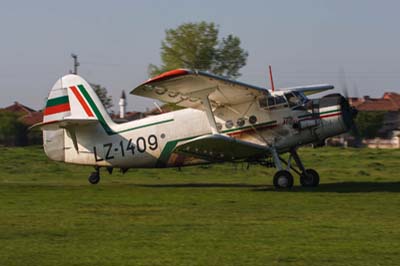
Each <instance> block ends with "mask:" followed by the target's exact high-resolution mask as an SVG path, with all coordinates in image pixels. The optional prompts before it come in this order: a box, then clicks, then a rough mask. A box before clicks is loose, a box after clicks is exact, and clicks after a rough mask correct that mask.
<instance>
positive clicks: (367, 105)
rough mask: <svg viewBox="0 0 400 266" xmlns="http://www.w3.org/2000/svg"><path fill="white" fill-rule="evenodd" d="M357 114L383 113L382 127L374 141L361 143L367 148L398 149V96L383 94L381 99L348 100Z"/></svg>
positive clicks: (399, 106)
mask: <svg viewBox="0 0 400 266" xmlns="http://www.w3.org/2000/svg"><path fill="white" fill-rule="evenodd" d="M349 102H350V104H351V105H352V106H354V107H355V108H356V109H357V110H358V111H359V112H384V118H383V125H382V127H381V129H380V130H379V131H378V137H377V138H375V139H366V140H364V141H363V143H364V144H365V145H367V146H368V147H374V148H389V147H392V148H400V143H399V136H400V94H398V93H395V92H385V93H384V94H383V96H382V97H381V98H371V97H369V96H364V97H363V98H349Z"/></svg>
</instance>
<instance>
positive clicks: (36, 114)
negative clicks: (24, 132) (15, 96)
mask: <svg viewBox="0 0 400 266" xmlns="http://www.w3.org/2000/svg"><path fill="white" fill-rule="evenodd" d="M0 110H1V111H7V112H12V113H17V114H20V116H19V119H20V120H21V121H22V122H23V123H24V124H25V125H27V126H32V125H34V124H37V123H40V122H42V121H43V113H42V112H41V111H36V110H34V109H32V108H30V107H28V106H26V105H23V104H21V103H19V102H14V104H12V105H10V106H7V107H5V108H2V109H0Z"/></svg>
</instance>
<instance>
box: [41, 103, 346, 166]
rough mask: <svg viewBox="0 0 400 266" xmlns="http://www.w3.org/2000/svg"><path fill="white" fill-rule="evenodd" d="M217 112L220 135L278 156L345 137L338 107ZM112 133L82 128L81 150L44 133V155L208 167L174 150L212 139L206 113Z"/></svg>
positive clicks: (160, 118) (98, 162)
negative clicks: (315, 112)
mask: <svg viewBox="0 0 400 266" xmlns="http://www.w3.org/2000/svg"><path fill="white" fill-rule="evenodd" d="M213 112H214V115H215V121H216V124H217V125H218V126H219V133H221V134H226V135H229V136H231V137H234V138H238V139H241V140H245V141H249V142H252V143H256V144H260V145H265V146H270V145H274V146H275V147H276V148H277V150H278V151H279V152H286V151H288V149H289V148H290V147H293V146H299V145H303V144H307V143H311V142H316V141H319V140H323V139H325V138H326V137H329V136H332V135H337V134H339V133H341V132H344V131H346V127H345V126H344V125H343V121H341V115H340V114H341V110H340V106H339V105H338V106H329V107H327V108H325V109H323V110H320V115H319V117H318V118H315V117H313V118H310V111H309V110H308V111H306V110H299V111H297V110H292V109H291V108H289V107H288V106H282V107H280V108H276V109H271V110H266V109H265V108H262V107H260V106H259V104H258V102H257V101H254V102H251V103H250V102H249V103H244V104H241V105H237V106H233V107H220V108H217V109H215V110H214V111H213ZM324 113H326V115H325V116H324ZM254 117H255V118H256V121H254V119H252V118H254ZM300 121H302V122H301V123H302V124H303V127H302V128H300V129H295V128H294V127H293V124H294V123H299V122H300ZM310 121H311V122H310ZM308 124H309V125H308ZM110 128H111V130H112V132H110V131H109V130H108V132H107V130H105V129H104V125H103V124H102V123H97V124H94V125H84V126H81V127H80V128H79V130H76V131H75V135H76V140H77V147H75V145H74V143H73V140H72V139H73V138H72V137H71V132H70V131H68V130H65V129H59V130H57V131H44V147H45V151H46V154H47V155H48V156H49V157H50V158H52V159H54V160H59V161H64V162H67V163H74V164H83V165H95V166H106V167H118V168H147V167H172V166H181V165H191V164H198V163H204V162H205V161H202V160H199V159H194V158H189V157H186V156H183V155H179V154H174V153H173V150H174V148H175V147H176V146H177V145H179V144H180V143H183V142H185V141H188V140H191V139H194V138H196V137H199V136H202V135H207V134H211V128H210V124H209V121H208V119H207V116H206V113H205V112H203V111H201V110H195V109H190V108H187V109H183V110H179V111H175V112H170V113H165V114H160V115H156V116H150V117H146V118H143V119H140V120H136V121H131V122H127V123H123V124H113V125H110ZM54 143H63V145H62V146H60V147H63V148H62V150H60V149H52V147H54V145H53V144H54Z"/></svg>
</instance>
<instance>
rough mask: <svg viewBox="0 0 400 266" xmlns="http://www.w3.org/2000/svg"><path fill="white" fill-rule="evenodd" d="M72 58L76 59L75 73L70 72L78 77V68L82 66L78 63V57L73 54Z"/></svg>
mask: <svg viewBox="0 0 400 266" xmlns="http://www.w3.org/2000/svg"><path fill="white" fill-rule="evenodd" d="M71 57H72V58H73V59H74V71H70V72H72V74H75V75H78V66H80V64H79V62H78V55H76V54H71Z"/></svg>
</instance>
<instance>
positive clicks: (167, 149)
mask: <svg viewBox="0 0 400 266" xmlns="http://www.w3.org/2000/svg"><path fill="white" fill-rule="evenodd" d="M200 136H202V135H199V136H194V137H188V138H183V139H177V140H172V141H168V142H167V144H165V146H164V149H163V150H162V151H161V154H160V157H158V160H157V163H156V167H165V166H167V163H168V160H169V157H171V154H172V152H173V151H174V149H175V147H176V144H178V142H180V141H185V140H190V139H194V138H197V137H200Z"/></svg>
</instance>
